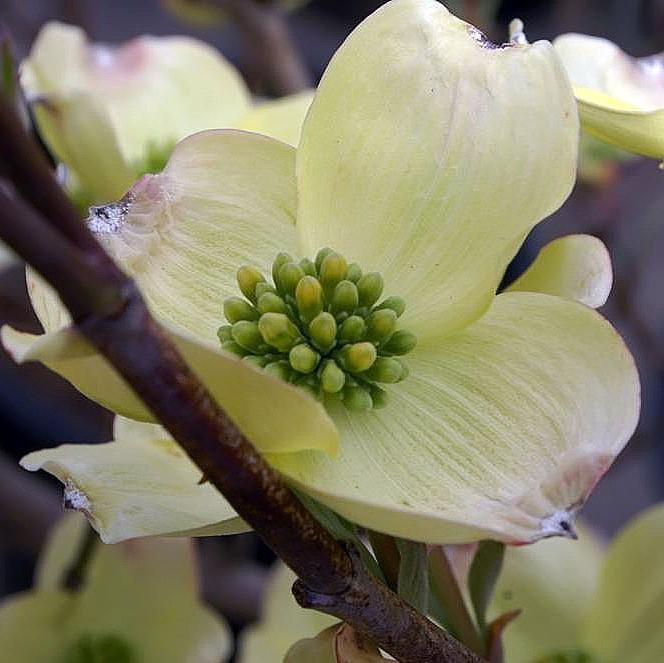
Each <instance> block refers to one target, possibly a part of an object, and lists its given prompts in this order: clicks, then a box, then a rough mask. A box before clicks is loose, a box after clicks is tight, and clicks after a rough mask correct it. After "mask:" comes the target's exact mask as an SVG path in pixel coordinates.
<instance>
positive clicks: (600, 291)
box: [507, 235, 613, 308]
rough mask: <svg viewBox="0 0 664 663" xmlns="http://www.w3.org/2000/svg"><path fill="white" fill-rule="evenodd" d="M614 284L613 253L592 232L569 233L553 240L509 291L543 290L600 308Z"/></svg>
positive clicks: (548, 293) (546, 292) (549, 293)
mask: <svg viewBox="0 0 664 663" xmlns="http://www.w3.org/2000/svg"><path fill="white" fill-rule="evenodd" d="M612 284H613V271H612V269H611V256H610V255H609V252H608V251H607V250H606V247H605V246H604V243H603V242H602V241H601V240H599V239H597V238H596V237H592V236H591V235H567V236H566V237H560V238H559V239H554V240H553V241H552V242H549V243H548V244H547V245H546V246H545V247H544V248H543V249H542V250H541V251H540V252H539V254H538V255H537V258H535V260H534V261H533V263H532V264H531V265H530V267H528V269H527V270H526V271H525V272H524V273H523V274H522V275H521V276H520V277H519V278H518V279H517V280H516V281H514V283H512V284H511V285H510V286H509V288H507V290H508V291H526V292H543V293H545V294H547V295H557V296H559V297H564V298H565V299H573V300H576V301H577V302H581V303H582V304H585V305H586V306H591V307H592V308H598V307H600V306H603V305H604V304H605V303H606V300H607V298H608V296H609V293H610V292H611V285H612Z"/></svg>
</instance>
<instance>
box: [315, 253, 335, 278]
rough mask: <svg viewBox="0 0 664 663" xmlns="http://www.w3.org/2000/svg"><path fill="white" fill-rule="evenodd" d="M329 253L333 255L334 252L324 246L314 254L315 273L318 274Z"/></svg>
mask: <svg viewBox="0 0 664 663" xmlns="http://www.w3.org/2000/svg"><path fill="white" fill-rule="evenodd" d="M330 253H334V251H333V250H332V249H331V248H330V247H329V246H326V247H325V248H323V249H321V250H320V251H319V252H318V253H317V254H316V262H315V263H314V266H315V267H316V272H317V273H320V267H321V265H322V264H323V260H325V258H327V256H329V255H330Z"/></svg>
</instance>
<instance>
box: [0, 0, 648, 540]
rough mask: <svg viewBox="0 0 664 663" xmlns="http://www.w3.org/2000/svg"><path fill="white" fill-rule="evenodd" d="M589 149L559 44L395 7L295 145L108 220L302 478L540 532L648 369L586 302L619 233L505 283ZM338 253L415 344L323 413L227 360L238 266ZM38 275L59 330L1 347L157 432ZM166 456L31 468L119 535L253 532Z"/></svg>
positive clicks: (406, 532)
mask: <svg viewBox="0 0 664 663" xmlns="http://www.w3.org/2000/svg"><path fill="white" fill-rule="evenodd" d="M577 140H578V120H577V113H576V108H575V101H574V97H573V94H572V90H571V87H570V85H569V82H568V79H567V77H566V75H565V72H564V70H563V68H562V65H561V64H560V62H559V60H558V58H557V56H556V55H555V52H554V51H553V49H552V47H551V45H550V44H548V43H545V42H538V43H536V44H533V45H521V44H510V45H506V46H503V47H499V48H497V47H492V46H491V45H490V44H488V43H487V42H486V41H485V40H484V39H483V38H482V36H481V35H480V34H479V33H478V32H477V31H476V30H475V29H474V28H472V27H471V26H469V25H468V24H466V23H464V22H462V21H460V20H458V19H456V18H455V17H454V16H452V15H451V14H450V13H449V12H447V10H445V9H444V7H442V5H440V3H438V2H436V1H435V0H394V1H392V2H388V3H386V4H385V5H384V6H383V7H382V8H381V9H379V10H378V11H377V12H376V13H375V14H373V15H372V16H370V17H369V18H368V19H367V20H366V21H364V22H363V23H362V24H361V25H360V26H359V27H358V28H357V29H356V30H355V31H354V32H353V33H352V34H351V35H350V36H349V37H348V39H347V40H346V42H345V43H344V44H343V46H342V47H341V48H340V49H339V51H338V52H337V53H336V55H335V56H334V58H333V60H332V61H331V63H330V65H329V67H328V69H327V71H326V73H325V75H324V77H323V80H322V82H321V84H320V87H319V89H318V91H317V94H316V97H315V100H314V103H313V105H312V108H311V110H310V112H309V114H308V117H307V120H306V122H305V126H304V128H303V135H302V140H301V143H300V145H299V147H298V149H297V150H295V149H293V148H291V147H289V146H287V145H285V144H283V143H280V142H277V141H275V140H272V139H269V138H266V137H264V136H261V135H258V134H250V133H244V132H237V131H211V132H203V133H199V134H196V135H194V136H192V137H190V138H187V139H186V140H184V141H183V142H182V143H180V144H179V145H178V146H177V148H176V149H175V152H174V154H173V156H172V157H171V159H170V161H169V163H168V165H167V166H166V168H165V170H164V172H163V173H161V174H159V175H155V176H147V177H146V178H144V179H143V180H141V181H140V182H139V183H138V184H137V185H136V186H135V187H134V188H133V189H132V191H131V192H130V195H129V196H128V197H127V198H126V199H125V201H124V202H123V203H122V204H121V205H118V206H116V207H114V208H112V209H109V210H107V214H105V215H104V217H103V218H101V219H100V218H95V219H93V221H94V224H93V225H94V227H95V228H96V230H97V233H98V237H99V238H100V240H102V241H103V242H104V244H105V246H106V247H107V248H108V250H109V251H110V252H111V254H112V255H113V256H114V257H115V258H116V259H117V260H118V261H119V262H120V264H121V265H122V266H123V267H124V268H125V269H126V270H127V271H128V272H129V273H131V274H132V275H133V276H134V277H135V279H136V280H137V282H138V284H139V285H140V287H141V289H142V291H143V293H144V294H145V296H146V298H147V301H148V303H149V305H150V308H151V310H152V311H153V313H154V314H155V315H156V316H157V317H158V318H159V319H160V320H161V321H162V322H163V323H164V324H165V325H166V327H167V329H168V330H169V331H170V333H171V334H172V338H173V340H174V341H175V343H176V344H177V346H178V347H179V348H180V350H181V351H182V353H183V354H184V356H185V358H186V359H187V361H188V362H189V363H190V365H191V366H192V368H193V369H194V370H195V371H196V373H197V374H198V375H199V377H200V378H201V379H202V380H203V381H204V382H205V384H206V385H207V386H208V388H209V389H210V391H211V392H212V394H213V395H214V396H215V398H216V399H217V400H218V401H219V403H220V404H221V405H222V407H224V408H225V409H226V411H227V412H228V413H229V415H230V416H231V417H232V418H233V419H234V420H235V421H236V422H237V424H238V425H239V426H240V428H241V429H242V430H243V432H244V433H245V434H246V435H247V436H248V437H249V439H251V440H252V442H253V443H254V444H255V445H256V446H257V448H258V449H259V450H260V451H261V452H263V453H264V454H265V455H266V457H267V458H268V460H269V462H270V463H272V464H273V465H274V467H276V468H277V469H278V470H279V471H280V472H282V473H283V475H284V477H285V478H286V480H287V481H289V482H291V483H292V484H294V485H295V486H297V487H298V488H300V489H301V490H304V491H306V492H308V493H310V494H311V495H313V496H314V497H315V498H317V499H318V500H320V501H322V502H324V503H325V504H327V505H328V506H330V507H332V508H334V509H336V510H337V511H339V512H340V513H341V514H342V515H344V516H345V517H347V518H348V519H350V520H353V521H355V522H358V523H360V524H361V525H363V526H366V527H371V528H375V529H376V530H381V531H385V532H389V533H391V534H394V535H398V536H402V537H406V538H410V539H415V540H420V541H427V542H455V541H469V540H476V539H481V538H487V537H489V538H495V539H499V540H504V541H508V542H516V541H520V542H523V541H535V540H537V539H539V538H542V537H545V536H551V535H555V534H565V533H566V532H567V531H568V527H569V519H570V517H571V516H572V515H573V513H574V512H575V511H576V510H577V509H578V508H579V507H580V506H581V505H582V504H583V502H584V500H585V499H586V497H587V495H588V494H589V492H590V491H591V490H592V488H593V486H594V484H595V483H596V482H597V480H598V479H599V478H600V477H601V476H602V474H603V473H604V472H605V471H606V470H607V468H608V467H609V466H610V465H611V462H612V461H613V459H614V458H615V456H616V455H617V454H618V453H619V452H620V450H621V449H622V448H623V446H624V445H625V444H626V442H627V440H628V439H629V437H630V436H631V434H632V432H633V430H634V427H635V425H636V421H637V418H638V409H639V385H638V377H637V374H636V371H635V368H634V364H633V361H632V358H631V356H630V354H629V352H628V350H627V349H626V348H625V346H624V344H623V342H622V340H621V339H620V337H619V336H618V335H617V334H616V332H615V331H614V330H613V328H612V327H611V325H610V324H608V323H607V322H606V321H605V320H603V319H602V318H601V317H600V316H599V315H598V314H597V313H596V312H595V311H593V310H592V308H591V307H593V306H599V305H601V304H602V303H604V301H605V300H606V297H607V295H608V292H609V289H610V287H611V267H610V262H609V259H608V256H607V254H606V250H605V249H604V247H603V245H602V244H601V242H599V241H598V240H595V239H594V238H591V237H586V236H572V237H567V238H563V239H561V240H558V241H557V242H555V243H553V244H551V245H550V246H549V247H546V248H545V250H544V251H543V252H542V253H541V254H540V256H539V257H538V259H537V260H536V261H535V263H534V264H533V266H532V267H531V268H530V269H529V270H528V272H527V273H526V274H525V275H524V276H523V277H522V278H521V279H520V280H519V281H517V282H516V283H515V284H513V286H512V287H511V288H510V289H509V291H508V292H505V293H503V294H499V295H496V290H497V287H498V284H499V282H500V280H501V278H502V276H503V273H504V271H505V268H506V266H507V264H508V263H509V261H510V260H511V258H512V257H513V256H514V254H515V252H516V251H517V250H518V248H519V246H520V245H521V243H522V242H523V240H524V238H525V236H526V235H527V233H528V232H529V231H530V230H531V229H532V228H533V226H535V225H536V224H537V223H538V222H539V221H540V220H541V219H542V218H544V217H545V216H547V215H548V214H550V213H551V212H553V211H554V210H555V209H557V208H558V207H559V206H560V205H561V204H562V202H563V201H564V200H565V198H566V197H567V195H568V194H569V191H570V189H571V187H572V185H573V182H574V177H575V162H576V152H577ZM324 246H329V247H331V248H333V249H334V250H336V251H339V252H340V253H342V254H344V255H345V256H346V257H347V258H348V259H349V260H350V261H356V262H357V263H359V264H360V265H362V267H363V268H364V269H366V270H367V271H379V272H381V273H382V275H383V277H384V279H385V291H386V292H388V293H389V294H392V295H396V296H400V297H402V298H403V299H404V300H405V301H406V303H407V308H406V312H405V313H404V315H403V316H402V320H403V324H404V326H405V327H407V328H408V329H410V330H411V331H412V332H414V333H415V334H416V335H417V337H418V345H417V347H416V348H415V350H413V352H412V353H411V354H410V355H409V362H408V366H409V369H410V376H409V377H408V379H406V380H405V381H403V382H402V383H400V384H397V385H393V386H391V387H390V389H389V402H388V405H387V407H386V408H384V409H382V410H372V411H370V412H362V413H357V412H350V411H348V410H346V409H345V408H343V407H336V406H333V405H331V406H330V407H328V408H327V409H325V408H324V407H323V405H322V404H321V403H320V402H318V401H316V400H315V399H313V398H311V397H310V396H309V395H308V394H307V393H305V391H304V390H301V389H299V388H297V387H294V386H293V385H290V384H287V383H285V382H283V381H280V380H278V379H277V378H274V377H272V376H270V375H266V374H265V373H264V372H262V371H260V370H259V369H257V368H255V367H253V366H250V365H249V364H248V363H246V362H244V361H242V360H240V359H238V358H237V357H235V356H231V355H227V354H225V353H224V352H222V351H221V350H220V349H219V346H218V341H217V339H216V335H215V334H216V330H217V327H218V326H219V325H220V324H221V323H222V322H223V320H222V303H223V301H224V300H225V299H226V298H228V297H229V296H231V295H235V294H236V292H235V291H236V285H235V274H236V270H237V269H238V267H240V266H241V265H253V266H255V267H258V268H261V269H266V268H267V267H268V266H269V264H270V263H271V261H272V260H273V259H274V257H275V255H276V254H277V253H278V252H280V251H286V252H288V253H290V254H291V255H292V256H296V257H298V258H300V257H305V256H307V257H313V256H314V255H315V254H316V252H317V251H318V250H319V249H320V248H321V247H324ZM29 287H30V293H31V297H32V302H33V305H34V307H35V311H36V312H37V314H38V316H39V318H40V320H41V321H42V324H43V325H44V328H45V331H46V334H45V335H43V336H40V337H34V336H30V335H26V334H20V333H18V332H16V331H14V330H11V329H8V328H5V329H4V330H3V341H4V344H5V346H6V347H7V348H8V349H9V351H10V352H12V353H13V355H14V356H15V357H16V358H17V359H20V360H21V359H22V360H28V359H33V360H34V359H36V360H41V361H43V362H44V363H46V364H47V365H48V366H50V367H51V368H52V369H54V370H56V371H57V372H59V373H60V374H61V375H63V376H65V377H66V378H67V379H68V380H70V381H71V382H72V383H73V384H74V385H75V386H76V387H77V388H79V389H80V390H81V391H83V392H84V393H85V394H87V395H88V396H90V397H91V398H93V399H95V400H97V401H99V402H100V403H102V404H104V405H106V406H108V407H110V408H111V409H113V410H115V411H116V412H118V413H120V414H122V415H124V416H126V417H130V418H133V419H139V420H144V421H147V420H149V419H150V418H151V416H150V413H149V412H148V411H147V410H146V408H145V407H144V406H143V405H142V403H141V402H140V400H139V399H138V398H137V397H136V396H135V395H134V394H133V392H131V390H130V389H129V388H128V387H127V385H126V384H125V383H124V382H123V381H122V380H121V379H120V378H119V377H118V376H117V375H116V374H115V373H114V372H113V371H112V370H111V369H110V368H109V366H108V364H107V363H106V362H105V360H104V359H103V358H102V357H100V356H99V355H98V354H97V353H95V351H94V350H93V349H92V348H91V347H90V346H89V345H88V344H87V343H86V342H85V341H84V340H83V339H82V338H81V337H80V336H79V335H78V334H77V333H76V332H75V331H74V330H73V329H71V328H69V327H67V322H68V320H67V317H66V315H64V313H63V311H62V309H61V307H60V305H59V304H58V302H57V300H56V299H55V297H54V296H53V294H52V293H51V292H50V291H49V290H48V289H47V288H45V287H44V286H43V284H41V283H40V282H39V280H38V279H36V278H35V277H34V276H33V275H32V274H30V275H29ZM121 423H122V420H121ZM129 429H131V430H129ZM174 448H176V449H177V447H175V445H174V444H173V442H172V441H169V440H168V436H167V435H166V433H164V432H163V431H161V430H160V429H158V428H156V427H153V426H148V428H146V429H143V428H142V427H141V425H140V424H133V425H132V426H130V427H127V426H125V425H124V424H123V425H120V426H119V427H117V429H116V441H114V442H111V443H109V444H107V445H102V446H94V447H92V446H81V445H67V446H63V447H60V448H58V449H52V450H45V451H40V452H37V453H34V454H31V455H30V456H28V457H26V458H25V459H24V460H23V464H24V466H26V467H28V468H29V469H38V468H44V469H46V470H48V471H50V472H52V473H53V474H56V475H57V476H58V477H60V478H61V479H62V480H63V481H64V482H65V484H66V486H67V487H68V490H70V491H72V490H75V491H78V492H77V493H76V494H83V495H85V496H86V498H87V505H86V511H87V513H88V515H89V517H90V518H91V521H92V522H93V523H94V524H95V526H96V527H97V528H98V529H99V531H100V532H101V533H102V536H105V537H106V539H107V540H119V539H122V538H125V537H128V536H138V535H140V534H160V533H162V534H163V533H180V532H182V531H184V530H194V531H196V532H213V531H217V532H218V531H228V529H229V527H230V529H231V530H232V531H236V529H237V527H238V522H237V520H232V518H233V516H234V514H233V513H232V511H231V510H230V508H229V507H228V505H226V504H225V503H224V502H223V500H222V499H221V498H220V497H219V496H217V495H216V494H215V493H214V491H212V489H211V488H210V487H209V486H197V485H195V483H196V480H197V473H196V471H195V469H194V467H193V465H192V464H191V463H190V461H189V460H188V459H187V458H186V457H185V456H184V455H183V454H182V453H181V452H176V453H174V452H173V449H174ZM179 495H182V496H183V502H182V503H183V504H185V505H186V506H184V507H181V506H180V505H179V503H178V496H179ZM185 498H186V499H185ZM127 503H131V508H124V507H123V504H125V505H126V504H127ZM193 513H198V514H199V516H197V517H196V518H192V517H191V514H193ZM200 514H204V516H201V515H200Z"/></svg>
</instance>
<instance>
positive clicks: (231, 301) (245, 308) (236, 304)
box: [224, 297, 260, 325]
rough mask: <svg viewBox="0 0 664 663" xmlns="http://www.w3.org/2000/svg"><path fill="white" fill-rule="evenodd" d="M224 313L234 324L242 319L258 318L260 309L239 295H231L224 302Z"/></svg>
mask: <svg viewBox="0 0 664 663" xmlns="http://www.w3.org/2000/svg"><path fill="white" fill-rule="evenodd" d="M224 315H225V316H226V320H228V322H230V323H231V324H232V325H234V324H235V323H236V322H239V321H240V320H258V318H259V317H260V315H259V313H258V311H257V310H256V309H255V308H254V307H253V306H252V305H251V304H250V303H249V302H247V301H245V300H244V299H240V298H239V297H229V298H228V299H227V300H226V301H225V302H224Z"/></svg>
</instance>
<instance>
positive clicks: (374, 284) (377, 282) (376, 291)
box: [357, 272, 384, 307]
mask: <svg viewBox="0 0 664 663" xmlns="http://www.w3.org/2000/svg"><path fill="white" fill-rule="evenodd" d="M383 285H384V284H383V277H382V276H381V275H380V274H379V273H378V272H369V274H365V275H364V276H362V277H361V278H360V280H359V281H358V282H357V290H358V292H359V294H360V306H366V307H370V306H373V305H374V304H375V303H376V302H377V301H378V298H379V297H380V296H381V295H382V294H383Z"/></svg>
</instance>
